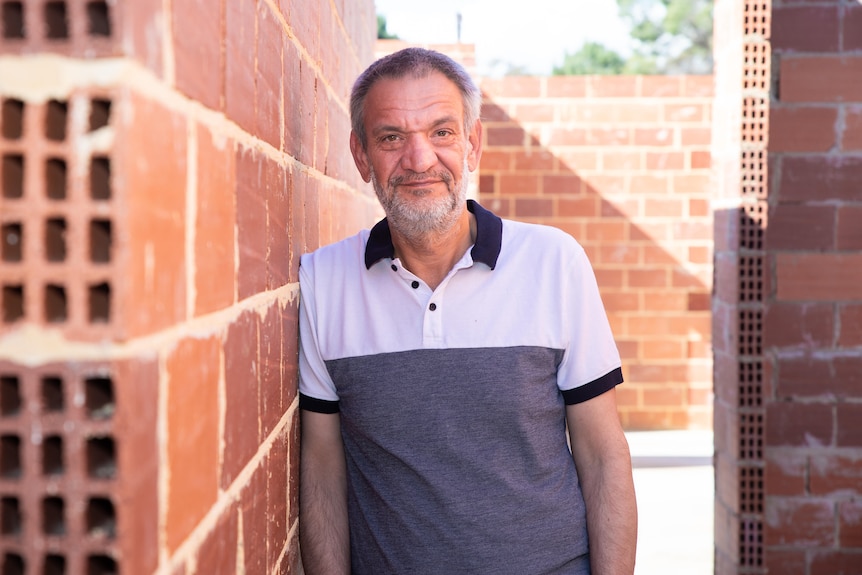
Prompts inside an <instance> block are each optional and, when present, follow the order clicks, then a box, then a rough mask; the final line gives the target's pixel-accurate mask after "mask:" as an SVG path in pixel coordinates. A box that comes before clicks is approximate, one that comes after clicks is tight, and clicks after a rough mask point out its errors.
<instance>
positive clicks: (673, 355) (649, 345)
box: [641, 339, 687, 407]
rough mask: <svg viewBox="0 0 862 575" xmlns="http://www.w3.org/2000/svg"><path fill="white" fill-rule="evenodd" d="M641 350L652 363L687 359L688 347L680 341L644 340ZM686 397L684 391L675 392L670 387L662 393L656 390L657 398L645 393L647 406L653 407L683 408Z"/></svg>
mask: <svg viewBox="0 0 862 575" xmlns="http://www.w3.org/2000/svg"><path fill="white" fill-rule="evenodd" d="M641 349H642V350H643V354H644V357H648V358H650V360H651V361H652V360H658V361H674V360H676V361H681V360H684V359H686V357H687V353H686V349H687V347H686V345H685V342H684V341H683V340H680V339H677V340H673V339H662V340H654V339H644V340H642V341H641ZM677 396H678V397H677ZM685 397H686V394H685V392H684V391H683V390H679V389H676V390H674V389H672V388H668V387H663V389H662V390H661V391H660V392H659V391H658V390H656V395H655V396H652V395H651V394H650V396H648V395H647V393H646V391H644V401H645V402H646V404H647V405H649V406H653V407H654V406H656V405H674V406H681V405H684V404H685ZM673 398H676V399H673Z"/></svg>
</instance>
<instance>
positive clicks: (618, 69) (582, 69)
mask: <svg viewBox="0 0 862 575" xmlns="http://www.w3.org/2000/svg"><path fill="white" fill-rule="evenodd" d="M625 64H626V61H625V59H624V58H623V57H622V56H620V55H619V54H618V53H617V52H614V51H613V50H611V49H610V48H607V47H606V46H604V45H603V44H599V43H598V42H586V43H585V44H584V45H583V46H582V47H581V49H580V50H578V51H577V52H575V53H573V54H569V53H568V52H566V55H565V56H564V57H563V64H562V65H561V66H554V70H553V74H554V76H570V75H577V74H602V75H611V74H621V73H622V72H623V68H624V67H625Z"/></svg>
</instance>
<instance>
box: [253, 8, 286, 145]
mask: <svg viewBox="0 0 862 575" xmlns="http://www.w3.org/2000/svg"><path fill="white" fill-rule="evenodd" d="M283 46H284V39H283V38H282V28H281V23H280V22H279V21H278V20H277V19H276V16H275V15H274V14H273V13H272V10H271V9H270V7H269V6H268V5H267V4H266V2H258V3H257V56H256V61H255V82H254V83H255V88H254V89H255V106H254V112H255V124H254V130H255V136H257V137H258V138H260V139H261V140H263V141H265V142H267V143H268V144H269V145H270V146H273V147H274V148H276V149H281V117H280V113H281V110H282V108H284V106H282V101H281V90H282V87H283V85H284V82H283V79H282V72H283V70H282V69H283V67H284V66H283V64H282V54H281V50H282V47H283ZM246 50H248V47H246ZM246 105H248V103H246ZM287 113H290V109H288V110H287Z"/></svg>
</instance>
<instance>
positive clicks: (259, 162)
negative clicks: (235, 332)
mask: <svg viewBox="0 0 862 575" xmlns="http://www.w3.org/2000/svg"><path fill="white" fill-rule="evenodd" d="M269 161H270V160H269V159H268V158H266V157H265V156H263V155H262V154H260V153H259V152H257V151H256V150H254V149H251V148H243V147H237V150H236V220H237V223H236V227H237V234H238V235H237V243H238V244H239V251H238V255H239V266H238V270H237V280H238V281H237V295H238V297H239V299H245V298H247V297H250V296H252V295H254V294H257V293H261V292H263V291H264V290H265V289H266V280H267V269H266V247H267V225H266V223H267V214H266V198H267V193H266V189H267V186H268V185H269V182H268V181H267V178H266V177H265V174H268V170H267V168H268V163H269Z"/></svg>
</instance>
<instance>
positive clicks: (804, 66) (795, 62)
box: [780, 56, 862, 102]
mask: <svg viewBox="0 0 862 575" xmlns="http://www.w3.org/2000/svg"><path fill="white" fill-rule="evenodd" d="M780 74H781V76H780V79H781V93H780V99H781V101H782V102H858V101H860V100H862V57H851V56H833V57H818V58H808V57H806V58H790V57H784V58H782V59H781V72H780Z"/></svg>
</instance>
